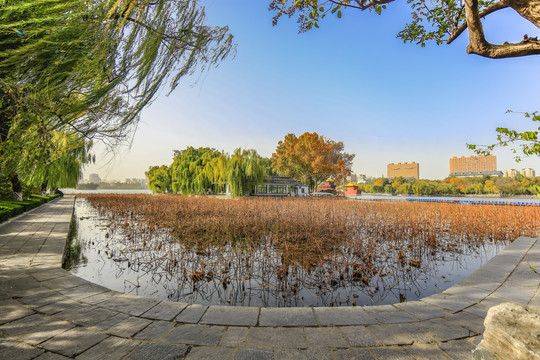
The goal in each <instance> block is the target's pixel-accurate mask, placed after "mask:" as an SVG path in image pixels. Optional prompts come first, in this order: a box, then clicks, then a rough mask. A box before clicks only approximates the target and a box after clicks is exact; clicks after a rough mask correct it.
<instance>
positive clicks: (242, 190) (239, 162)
mask: <svg viewBox="0 0 540 360" xmlns="http://www.w3.org/2000/svg"><path fill="white" fill-rule="evenodd" d="M266 176H267V172H266V162H265V161H264V159H263V158H262V157H260V156H259V155H258V154H257V152H256V151H255V150H242V149H236V150H234V153H233V154H232V155H231V157H230V159H229V161H228V166H227V179H228V183H229V191H230V193H231V195H232V196H233V197H237V196H244V195H248V194H250V193H252V192H253V191H254V190H255V187H256V186H258V185H260V184H262V183H263V181H264V179H265V178H266Z"/></svg>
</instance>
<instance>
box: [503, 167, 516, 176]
mask: <svg viewBox="0 0 540 360" xmlns="http://www.w3.org/2000/svg"><path fill="white" fill-rule="evenodd" d="M518 175H519V171H517V170H516V169H507V170H506V171H505V172H504V176H505V177H514V176H518Z"/></svg>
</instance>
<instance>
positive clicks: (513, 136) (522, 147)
mask: <svg viewBox="0 0 540 360" xmlns="http://www.w3.org/2000/svg"><path fill="white" fill-rule="evenodd" d="M509 112H511V111H509ZM524 116H525V118H527V119H530V120H531V121H533V122H534V121H540V115H538V113H537V112H533V113H524ZM534 127H535V128H536V129H534V130H528V131H517V130H512V129H509V128H505V127H498V128H497V129H496V131H497V142H495V143H494V144H491V145H475V144H467V147H468V148H469V149H471V150H474V152H475V153H477V154H478V155H489V154H491V152H492V151H493V150H494V149H495V148H498V147H501V148H503V147H511V151H512V152H513V153H514V154H515V156H514V159H515V160H516V161H517V162H519V161H521V159H522V157H527V156H531V155H536V156H540V140H539V139H538V133H539V131H540V126H539V127H536V125H534Z"/></svg>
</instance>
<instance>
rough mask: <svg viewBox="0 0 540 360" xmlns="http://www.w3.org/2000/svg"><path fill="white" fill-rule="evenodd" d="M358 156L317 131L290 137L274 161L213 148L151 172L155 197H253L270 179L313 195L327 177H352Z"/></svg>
mask: <svg viewBox="0 0 540 360" xmlns="http://www.w3.org/2000/svg"><path fill="white" fill-rule="evenodd" d="M353 158H354V155H351V154H347V153H345V152H344V145H343V142H336V141H334V140H331V139H328V138H326V137H324V136H321V135H319V134H317V133H315V132H313V133H309V132H306V133H304V134H302V135H300V136H296V135H294V134H288V135H287V136H285V139H284V140H283V141H279V143H278V146H277V148H276V152H275V153H274V154H272V157H271V158H265V157H262V156H260V155H259V154H257V152H256V151H255V150H253V149H249V150H246V149H239V148H238V149H236V150H235V151H234V152H233V153H232V154H228V153H225V152H224V151H218V150H216V149H213V148H209V147H201V148H198V149H196V148H194V147H191V146H189V147H187V148H186V149H184V150H180V151H179V150H175V151H174V158H173V162H172V164H170V165H168V166H167V165H162V166H151V167H150V169H149V170H148V171H147V172H146V177H147V178H148V186H149V188H150V189H151V190H152V192H154V193H175V194H182V195H205V194H220V193H225V192H227V191H228V192H229V193H230V194H231V195H232V196H234V197H237V196H245V195H249V194H251V193H253V192H254V191H255V188H256V187H257V186H258V185H261V184H262V183H263V182H264V180H265V179H266V178H267V177H268V176H271V175H280V176H287V177H291V178H294V179H296V180H299V181H302V182H303V183H305V184H306V185H309V186H310V188H311V190H312V191H313V190H314V189H315V188H316V187H317V186H318V185H319V184H320V183H321V182H322V181H324V179H326V178H328V177H333V178H336V179H342V178H344V177H345V176H347V175H349V174H350V173H351V165H352V159H353Z"/></svg>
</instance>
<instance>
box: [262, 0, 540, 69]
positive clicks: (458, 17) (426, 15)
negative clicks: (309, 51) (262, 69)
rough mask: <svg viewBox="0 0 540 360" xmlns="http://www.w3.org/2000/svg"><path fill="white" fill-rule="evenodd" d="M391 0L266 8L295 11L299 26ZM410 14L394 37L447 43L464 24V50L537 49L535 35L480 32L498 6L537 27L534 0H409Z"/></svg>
mask: <svg viewBox="0 0 540 360" xmlns="http://www.w3.org/2000/svg"><path fill="white" fill-rule="evenodd" d="M392 2H394V0H304V1H297V0H272V1H271V2H270V6H269V8H270V10H272V11H274V12H275V16H274V20H273V23H274V24H276V23H277V21H278V19H279V18H280V17H281V16H282V15H288V16H294V15H295V14H297V15H298V23H299V24H300V31H306V30H310V29H312V28H313V27H317V28H318V27H319V22H320V21H321V20H322V19H323V18H324V17H325V16H327V15H329V14H334V15H335V16H337V17H338V18H341V17H342V12H343V11H344V10H345V9H351V10H360V11H363V10H370V11H372V10H373V11H374V12H376V13H377V14H381V12H382V11H383V9H385V8H386V6H387V4H389V3H392ZM408 3H409V5H410V6H411V20H410V22H409V23H407V24H406V25H405V28H404V29H402V30H401V31H400V32H399V33H398V34H397V37H399V38H401V39H402V40H403V41H404V42H413V43H416V44H419V45H421V46H425V44H426V43H427V42H430V41H433V42H435V43H436V44H438V45H439V44H442V43H444V42H446V43H447V44H450V43H452V42H453V41H454V40H455V39H457V38H458V37H459V36H460V35H461V34H462V33H463V32H464V31H465V30H466V29H468V35H469V45H468V46H467V52H468V53H469V54H477V55H480V56H485V57H489V58H507V57H517V56H526V55H534V54H540V42H539V41H538V40H537V39H536V38H529V37H527V36H526V35H525V38H524V40H523V41H521V42H520V43H509V42H504V43H502V44H491V43H489V42H488V41H487V40H486V38H485V36H484V30H483V26H482V23H483V21H485V20H486V19H487V18H489V17H490V16H489V15H491V14H493V13H494V12H496V11H499V10H502V9H513V10H514V11H515V12H517V13H518V14H519V15H520V16H521V17H523V18H524V19H526V20H528V21H530V22H531V23H533V24H534V25H536V26H537V27H540V10H539V6H538V0H500V1H497V0H487V1H478V0H465V1H460V2H457V1H448V0H434V1H425V0H410V1H408Z"/></svg>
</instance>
